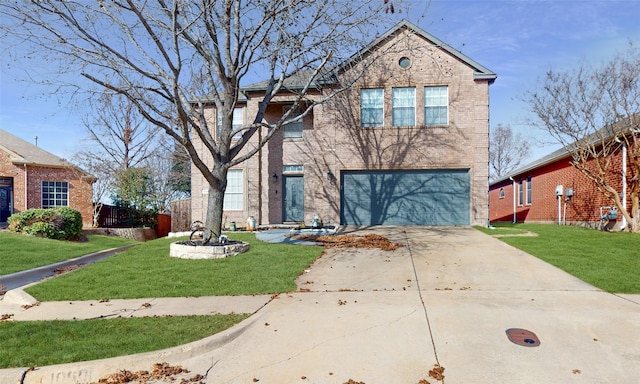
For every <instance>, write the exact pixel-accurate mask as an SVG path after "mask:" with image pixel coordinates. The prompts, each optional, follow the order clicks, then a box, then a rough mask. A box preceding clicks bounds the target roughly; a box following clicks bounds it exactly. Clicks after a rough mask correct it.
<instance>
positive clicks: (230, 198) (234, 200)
mask: <svg viewBox="0 0 640 384" xmlns="http://www.w3.org/2000/svg"><path fill="white" fill-rule="evenodd" d="M232 174H233V175H240V178H239V180H238V181H237V183H235V184H231V183H230V181H231V182H232V183H233V182H234V181H236V180H234V179H233V178H231V180H230V177H229V176H230V175H232ZM229 187H231V188H229ZM230 205H232V206H230ZM243 210H244V171H243V170H242V169H230V170H229V171H227V189H226V190H225V192H224V201H223V211H243Z"/></svg>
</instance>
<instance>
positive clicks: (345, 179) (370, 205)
mask: <svg viewBox="0 0 640 384" xmlns="http://www.w3.org/2000/svg"><path fill="white" fill-rule="evenodd" d="M340 181H341V186H342V188H341V193H340V195H341V196H340V197H341V198H340V221H341V224H343V225H469V222H470V219H469V215H470V213H469V210H470V176H469V170H468V169H428V170H377V171H342V172H341V173H340Z"/></svg>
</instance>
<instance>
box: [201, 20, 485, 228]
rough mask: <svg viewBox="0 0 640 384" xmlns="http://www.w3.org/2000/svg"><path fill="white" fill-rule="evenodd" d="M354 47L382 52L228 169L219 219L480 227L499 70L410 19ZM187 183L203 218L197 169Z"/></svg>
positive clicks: (250, 101) (247, 107)
mask: <svg viewBox="0 0 640 384" xmlns="http://www.w3.org/2000/svg"><path fill="white" fill-rule="evenodd" d="M391 48H393V49H391ZM361 52H378V53H380V52H384V54H382V55H381V56H380V57H379V58H376V60H375V62H374V64H373V65H372V66H370V67H368V69H367V70H366V72H365V74H364V76H362V77H361V78H360V79H359V80H358V82H357V83H356V84H355V85H354V86H353V87H351V89H350V90H349V91H348V92H346V93H344V94H343V97H341V98H337V99H334V100H333V101H332V102H331V103H325V104H320V105H317V106H315V107H314V109H313V111H312V112H311V113H310V114H308V115H306V116H304V118H303V119H302V121H301V122H299V123H294V124H290V125H287V126H285V127H283V129H281V130H280V131H279V132H277V133H276V134H275V135H274V136H273V137H272V139H271V140H270V141H269V142H268V144H267V145H266V146H265V147H264V148H263V149H262V151H261V152H260V153H259V154H258V155H256V156H253V157H252V158H250V159H249V160H247V161H245V162H244V163H242V164H241V166H240V167H237V168H234V169H231V170H230V171H229V173H228V177H227V180H228V185H227V190H226V194H225V205H224V219H223V221H224V222H225V223H227V226H228V224H229V223H230V222H231V221H236V222H238V223H240V224H239V225H243V224H244V223H245V222H246V220H247V218H248V217H250V216H253V217H254V218H255V219H256V220H257V221H258V224H276V223H299V222H306V223H311V222H312V220H313V218H314V216H316V215H318V216H319V217H320V218H321V219H322V220H323V222H324V224H334V225H335V224H342V225H486V224H487V222H488V213H489V211H488V197H487V193H486V191H487V189H488V156H489V151H488V146H489V85H490V84H492V83H493V82H494V80H495V79H496V77H497V76H496V74H495V73H493V72H492V71H490V70H489V69H487V68H485V67H484V66H482V65H481V64H479V63H477V62H475V61H473V60H472V59H471V58H469V57H467V56H465V55H464V54H462V53H461V52H459V51H457V50H455V49H453V48H452V47H450V46H448V45H447V44H446V43H444V42H442V41H440V40H439V39H437V38H436V37H434V36H432V35H430V34H428V33H427V32H425V31H423V30H422V29H420V28H418V27H416V26H415V25H413V24H411V23H409V22H407V21H403V22H401V23H399V24H397V25H396V26H395V27H393V28H392V29H391V30H389V31H388V32H386V33H385V34H383V35H382V36H380V37H379V38H377V39H376V40H375V41H373V42H372V43H371V44H370V45H369V46H367V47H363V49H362V51H361ZM350 64H353V63H350ZM352 66H357V64H356V65H350V66H344V68H347V69H346V70H345V72H348V71H350V70H351V69H348V68H351V67H352ZM339 76H340V75H339ZM295 82H296V79H295V77H293V78H291V79H290V80H289V83H288V84H287V88H288V89H289V90H291V89H295V87H296V83H295ZM330 86H331V84H326V83H323V84H320V85H317V87H316V88H315V90H314V92H312V93H310V94H309V95H308V97H310V98H313V97H318V98H319V97H322V95H323V92H325V91H326V88H325V87H330ZM265 87H266V83H256V84H253V85H250V86H246V87H244V88H243V90H242V91H243V96H244V98H243V99H242V100H240V101H239V103H238V105H237V107H236V112H237V113H234V119H233V120H234V124H237V125H238V126H242V125H243V124H247V123H248V121H249V120H250V117H251V116H255V115H256V111H257V108H258V103H259V101H261V100H262V96H263V95H264V91H265V89H266V88H265ZM292 100H293V96H292V95H291V93H285V92H283V93H282V94H281V95H278V96H277V97H275V98H274V99H273V101H272V103H271V104H270V105H269V107H268V108H267V111H266V115H265V120H267V121H272V120H270V119H274V121H275V120H277V119H278V118H279V117H280V116H282V115H283V111H284V110H285V108H286V107H287V104H288V105H291V101H292ZM345 106H346V107H345ZM209 108H210V116H211V117H210V119H211V121H216V120H213V119H216V116H215V115H216V112H215V109H214V107H213V106H210V107H209ZM254 136H257V134H256V135H254ZM252 140H254V141H255V140H257V138H256V137H254V138H252ZM196 148H197V149H198V150H199V151H201V152H202V151H204V148H203V147H202V144H200V146H196ZM191 185H192V193H191V196H192V208H191V209H192V220H203V221H204V220H205V216H206V204H207V199H206V193H207V190H208V185H207V183H206V182H205V180H204V177H202V175H201V174H200V172H199V171H198V170H197V169H196V168H195V167H193V168H192V184H191Z"/></svg>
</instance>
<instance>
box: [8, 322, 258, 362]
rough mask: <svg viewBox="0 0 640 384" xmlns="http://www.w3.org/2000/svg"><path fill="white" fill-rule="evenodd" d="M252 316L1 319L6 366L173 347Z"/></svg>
mask: <svg viewBox="0 0 640 384" xmlns="http://www.w3.org/2000/svg"><path fill="white" fill-rule="evenodd" d="M248 316H249V315H243V314H234V315H213V316H175V317H153V318H129V319H122V318H119V319H109V320H84V321H25V322H18V321H10V322H0V340H2V348H0V368H10V367H30V366H43V365H52V364H63V363H70V362H77V361H86V360H96V359H103V358H108V357H114V356H122V355H128V354H133V353H141V352H146V351H152V350H159V349H164V348H169V347H173V346H176V345H181V344H185V343H189V342H192V341H195V340H199V339H202V338H205V337H207V336H210V335H213V334H215V333H217V332H220V331H223V330H225V329H227V328H229V327H231V326H232V325H234V324H236V323H238V322H240V321H242V320H244V319H246V318H247V317H248Z"/></svg>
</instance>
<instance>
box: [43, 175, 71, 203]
mask: <svg viewBox="0 0 640 384" xmlns="http://www.w3.org/2000/svg"><path fill="white" fill-rule="evenodd" d="M68 206H69V183H67V182H66V181H43V182H42V208H56V207H68Z"/></svg>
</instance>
